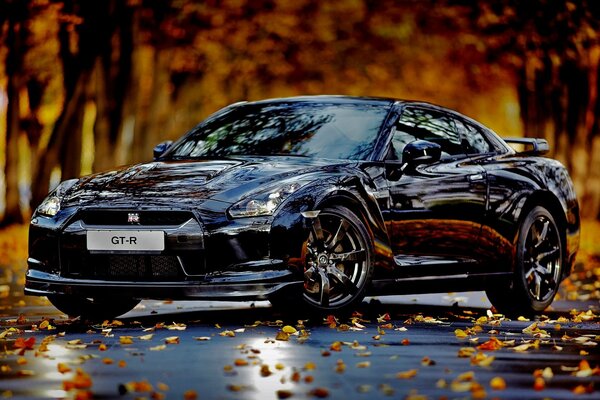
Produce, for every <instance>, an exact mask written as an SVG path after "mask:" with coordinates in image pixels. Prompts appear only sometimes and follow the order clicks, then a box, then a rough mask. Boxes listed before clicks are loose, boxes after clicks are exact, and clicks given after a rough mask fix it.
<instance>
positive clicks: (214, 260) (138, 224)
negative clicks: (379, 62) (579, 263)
mask: <svg viewBox="0 0 600 400" xmlns="http://www.w3.org/2000/svg"><path fill="white" fill-rule="evenodd" d="M507 142H508V143H511V142H515V143H517V144H519V145H522V146H524V148H523V150H522V151H520V152H516V151H515V150H513V148H511V147H509V146H508V145H507ZM547 150H548V144H547V142H546V141H545V140H542V139H512V140H508V139H504V140H503V139H501V138H500V137H498V136H497V135H496V134H495V133H494V132H492V131H491V130H489V129H488V128H486V127H484V126H483V125H481V124H480V123H478V122H476V121H474V120H472V119H470V118H467V117H465V116H463V115H461V114H459V113H457V112H454V111H451V110H447V109H445V108H441V107H438V106H434V105H431V104H425V103H419V102H411V101H396V100H389V99H375V98H353V97H337V96H316V97H297V98H284V99H275V100H267V101H258V102H252V103H246V102H244V103H237V104H233V105H231V106H229V107H226V108H224V109H222V110H220V111H218V112H217V113H215V114H214V115H212V116H211V117H209V118H208V119H206V120H205V121H204V122H202V123H200V124H199V125H198V126H196V127H195V128H193V129H192V130H191V131H190V132H188V133H187V134H186V135H184V136H183V137H182V138H181V139H179V140H178V141H176V142H175V143H171V142H165V143H161V144H160V145H158V146H156V148H155V149H154V161H152V162H149V163H145V164H138V165H134V166H130V167H125V168H121V169H117V170H114V171H110V172H105V173H100V174H95V175H91V176H86V177H83V178H80V179H72V180H68V181H64V182H62V183H61V184H60V185H59V186H58V187H57V188H56V190H54V191H53V192H52V193H51V194H50V195H49V196H48V197H47V198H46V199H45V200H44V202H43V203H42V204H41V205H40V206H39V207H38V209H37V210H36V212H35V214H34V215H33V217H32V220H31V227H30V231H29V260H28V264H29V270H28V272H27V279H26V287H25V293H26V294H29V295H41V296H48V298H49V299H50V301H51V302H52V303H53V304H54V305H55V306H56V307H57V308H58V309H60V310H61V311H63V312H65V313H67V314H70V315H82V316H85V317H93V318H103V317H111V316H116V315H120V314H123V313H125V312H127V311H128V310H130V309H132V308H133V307H134V306H135V305H136V304H137V303H138V301H139V300H140V299H142V298H157V299H158V298H168V299H228V300H231V299H239V300H242V299H243V300H249V299H269V300H270V301H271V302H274V303H284V304H288V305H292V306H294V307H295V306H298V305H300V304H304V305H305V306H308V308H309V309H313V310H320V311H325V312H335V311H339V310H348V309H350V308H351V307H352V306H354V305H356V303H357V302H359V301H361V300H362V298H363V297H364V296H365V295H381V294H392V293H417V292H448V291H458V290H482V289H483V290H485V291H486V293H487V294H488V297H489V299H490V301H491V302H492V304H493V305H494V306H495V307H496V308H497V309H498V311H500V312H504V313H507V314H523V315H525V314H534V313H537V312H541V311H542V310H544V309H545V308H546V307H547V306H548V305H549V304H550V303H551V302H552V300H553V298H554V295H555V294H556V291H557V288H558V285H559V283H560V282H561V280H562V279H563V278H564V277H566V276H567V275H568V274H569V272H570V270H571V265H572V264H573V260H574V258H575V254H576V252H577V248H578V244H579V212H578V203H577V199H576V197H575V191H574V189H573V185H572V183H571V180H570V178H569V175H568V173H567V171H566V170H565V168H564V167H563V166H562V165H561V164H560V163H559V162H557V161H555V160H552V159H548V158H544V157H542V154H544V153H545V152H546V151H547ZM286 302H287V303H286Z"/></svg>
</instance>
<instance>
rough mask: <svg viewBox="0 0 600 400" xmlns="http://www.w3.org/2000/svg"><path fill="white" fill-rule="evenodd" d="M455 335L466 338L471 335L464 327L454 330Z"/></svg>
mask: <svg viewBox="0 0 600 400" xmlns="http://www.w3.org/2000/svg"><path fill="white" fill-rule="evenodd" d="M454 335H455V336H456V337H457V338H459V339H464V338H467V337H469V335H468V334H467V332H465V331H463V330H462V329H455V330H454Z"/></svg>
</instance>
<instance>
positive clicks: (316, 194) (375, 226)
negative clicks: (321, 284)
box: [270, 176, 392, 272]
mask: <svg viewBox="0 0 600 400" xmlns="http://www.w3.org/2000/svg"><path fill="white" fill-rule="evenodd" d="M333 205H338V206H344V207H346V208H348V209H350V210H352V211H353V212H355V213H356V214H357V216H358V217H359V218H360V219H361V220H362V221H363V222H364V223H365V226H366V228H367V230H368V231H369V233H370V234H371V239H372V241H373V249H374V259H373V263H374V265H375V267H376V270H382V268H383V269H387V270H391V269H392V264H391V263H390V260H391V259H392V252H391V246H390V241H389V237H388V234H387V230H386V228H385V224H384V222H383V217H382V215H381V211H380V209H379V206H378V204H377V200H376V199H375V196H374V195H373V194H372V193H369V192H368V191H367V189H365V186H364V185H363V184H362V182H361V181H360V179H359V178H358V177H356V176H353V177H337V178H335V179H328V180H324V181H319V182H318V183H317V184H311V185H308V186H307V187H304V188H302V190H300V191H298V192H297V193H295V194H294V196H293V198H290V199H288V200H286V202H285V203H284V204H282V206H281V208H280V209H279V210H278V212H277V214H276V215H275V216H274V219H273V222H272V225H271V240H270V254H271V257H272V258H279V259H283V260H286V261H287V262H288V264H289V265H290V266H291V267H293V268H295V269H296V270H297V271H298V272H301V271H303V270H304V253H303V252H304V244H305V243H306V241H307V239H308V236H309V233H310V226H311V221H310V219H307V218H304V217H303V216H302V213H303V212H304V211H311V210H322V209H324V208H326V207H328V206H333ZM380 267H381V268H380Z"/></svg>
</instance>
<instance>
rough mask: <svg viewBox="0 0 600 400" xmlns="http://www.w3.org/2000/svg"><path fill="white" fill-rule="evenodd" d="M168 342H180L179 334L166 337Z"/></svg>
mask: <svg viewBox="0 0 600 400" xmlns="http://www.w3.org/2000/svg"><path fill="white" fill-rule="evenodd" d="M165 343H166V344H179V336H169V337H166V338H165Z"/></svg>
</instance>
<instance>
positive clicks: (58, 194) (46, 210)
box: [35, 179, 78, 217]
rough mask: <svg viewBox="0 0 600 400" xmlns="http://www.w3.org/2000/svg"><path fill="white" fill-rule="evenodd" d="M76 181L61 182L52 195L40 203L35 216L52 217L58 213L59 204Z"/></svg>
mask: <svg viewBox="0 0 600 400" xmlns="http://www.w3.org/2000/svg"><path fill="white" fill-rule="evenodd" d="M77 181H78V179H69V180H68V181H64V182H62V183H61V184H60V185H58V186H57V187H56V189H54V191H53V192H52V193H50V194H49V195H48V197H46V198H45V199H44V201H42V204H40V205H39V207H38V208H37V209H36V210H35V211H36V213H37V214H40V215H45V216H47V217H54V216H55V215H56V214H58V212H59V211H60V203H61V201H62V199H63V197H64V195H65V193H66V192H67V190H69V189H71V188H72V187H73V185H75V184H76V183H77Z"/></svg>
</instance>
